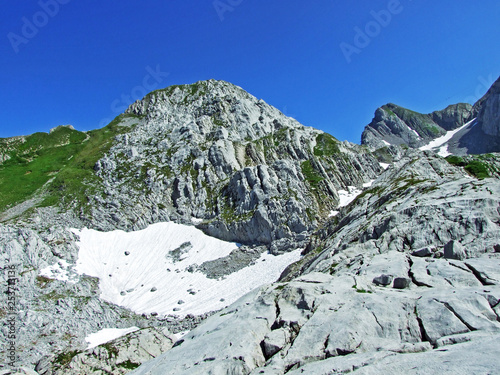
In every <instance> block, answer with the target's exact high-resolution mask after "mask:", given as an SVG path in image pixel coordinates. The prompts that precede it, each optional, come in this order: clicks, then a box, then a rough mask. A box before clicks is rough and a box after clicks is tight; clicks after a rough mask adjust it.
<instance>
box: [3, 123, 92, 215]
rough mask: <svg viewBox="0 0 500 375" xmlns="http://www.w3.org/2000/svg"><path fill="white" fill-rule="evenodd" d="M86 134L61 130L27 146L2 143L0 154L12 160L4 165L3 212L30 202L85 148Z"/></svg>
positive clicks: (40, 135)
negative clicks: (21, 203) (6, 155)
mask: <svg viewBox="0 0 500 375" xmlns="http://www.w3.org/2000/svg"><path fill="white" fill-rule="evenodd" d="M86 138H87V136H86V135H85V133H82V132H79V131H76V130H73V129H70V128H67V127H59V128H57V129H56V130H54V131H53V132H52V133H35V134H33V135H30V136H27V137H26V138H25V142H22V143H18V142H15V143H9V142H8V141H7V140H1V141H0V152H1V153H5V154H8V155H9V156H10V159H9V160H7V161H5V162H4V163H2V164H1V165H0V211H4V210H5V209H7V208H9V207H12V206H14V205H15V204H18V203H20V202H23V201H25V200H27V199H29V198H30V197H31V196H32V195H33V194H34V193H35V192H36V191H37V190H38V189H40V188H41V187H42V186H44V185H45V184H46V183H47V182H48V181H49V180H50V179H51V178H52V177H53V176H55V175H57V174H58V173H59V172H60V170H61V169H63V168H64V167H65V166H66V165H68V164H69V163H70V159H71V158H72V157H73V156H74V155H76V154H77V153H78V152H80V151H81V150H82V149H83V148H84V147H85V140H86Z"/></svg>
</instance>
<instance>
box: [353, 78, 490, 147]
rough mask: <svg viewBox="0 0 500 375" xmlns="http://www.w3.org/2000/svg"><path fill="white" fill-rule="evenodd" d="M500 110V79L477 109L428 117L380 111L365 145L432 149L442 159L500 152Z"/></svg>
mask: <svg viewBox="0 0 500 375" xmlns="http://www.w3.org/2000/svg"><path fill="white" fill-rule="evenodd" d="M499 108H500V77H499V78H498V79H497V81H496V82H495V83H494V84H493V85H492V86H491V88H490V89H489V90H488V92H487V93H486V94H485V95H484V96H483V97H482V98H481V99H479V100H478V101H477V102H476V103H475V104H474V106H471V105H469V104H465V103H460V104H455V105H450V106H448V107H447V108H445V109H444V110H441V111H436V112H432V113H430V114H425V115H424V114H421V113H417V112H414V111H410V110H408V109H406V108H402V107H399V106H397V105H395V104H391V103H389V104H386V105H384V106H382V107H380V108H378V109H377V110H376V112H375V117H374V118H373V120H372V122H371V123H370V124H368V125H367V126H366V127H365V129H364V131H363V134H362V136H361V143H362V144H364V145H367V146H368V147H370V148H371V149H378V148H382V147H385V146H388V145H406V146H409V147H412V148H419V149H421V150H431V149H432V150H434V151H436V152H439V154H440V155H441V156H449V155H467V154H483V153H488V152H495V151H498V150H499V149H500V115H499V114H498V113H499V112H500V111H499ZM473 119H476V121H473ZM466 123H467V124H466ZM476 125H477V126H476Z"/></svg>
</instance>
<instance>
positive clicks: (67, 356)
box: [54, 350, 80, 366]
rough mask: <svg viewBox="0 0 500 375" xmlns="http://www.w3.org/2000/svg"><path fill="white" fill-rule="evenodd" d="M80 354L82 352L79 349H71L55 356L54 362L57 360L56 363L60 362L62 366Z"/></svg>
mask: <svg viewBox="0 0 500 375" xmlns="http://www.w3.org/2000/svg"><path fill="white" fill-rule="evenodd" d="M78 354H80V352H79V351H77V350H73V351H69V352H64V353H61V354H59V355H58V356H57V357H56V358H55V360H54V362H55V363H58V364H60V365H61V366H65V365H67V364H68V363H70V362H71V360H72V359H73V358H74V357H75V356H77V355H78Z"/></svg>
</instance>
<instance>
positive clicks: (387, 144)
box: [382, 139, 391, 146]
mask: <svg viewBox="0 0 500 375" xmlns="http://www.w3.org/2000/svg"><path fill="white" fill-rule="evenodd" d="M382 142H383V143H384V145H386V146H390V145H391V144H390V143H389V142H387V141H385V140H383V139H382Z"/></svg>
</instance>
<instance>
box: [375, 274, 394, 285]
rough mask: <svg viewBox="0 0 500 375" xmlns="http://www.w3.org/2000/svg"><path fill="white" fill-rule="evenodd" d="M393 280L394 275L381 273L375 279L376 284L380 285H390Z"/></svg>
mask: <svg viewBox="0 0 500 375" xmlns="http://www.w3.org/2000/svg"><path fill="white" fill-rule="evenodd" d="M391 282H392V276H391V275H380V276H377V277H375V278H374V279H373V283H374V284H375V285H380V286H387V285H390V284H391Z"/></svg>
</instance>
